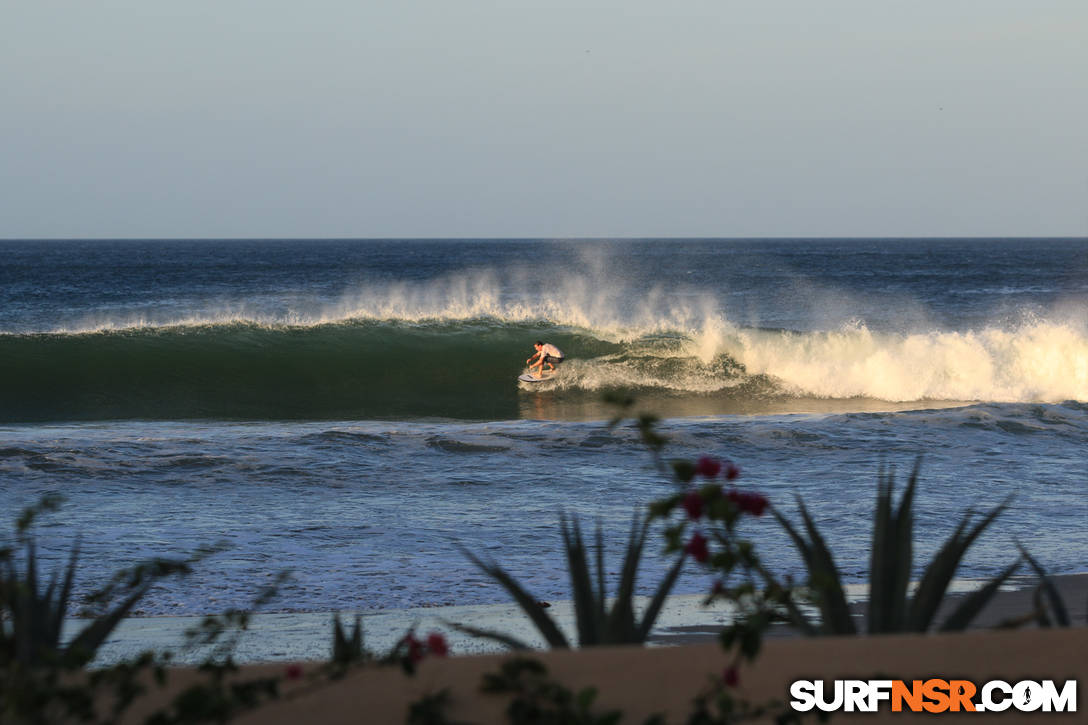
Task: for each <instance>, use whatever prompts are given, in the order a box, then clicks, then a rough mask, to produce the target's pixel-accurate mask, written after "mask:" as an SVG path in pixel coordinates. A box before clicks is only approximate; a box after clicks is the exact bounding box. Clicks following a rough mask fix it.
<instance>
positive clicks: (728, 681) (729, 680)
mask: <svg viewBox="0 0 1088 725" xmlns="http://www.w3.org/2000/svg"><path fill="white" fill-rule="evenodd" d="M722 682H724V683H725V686H726V687H736V686H737V685H738V684H740V673H739V672H737V668H736V667H734V666H733V665H729V666H728V667H726V668H725V672H723V673H722Z"/></svg>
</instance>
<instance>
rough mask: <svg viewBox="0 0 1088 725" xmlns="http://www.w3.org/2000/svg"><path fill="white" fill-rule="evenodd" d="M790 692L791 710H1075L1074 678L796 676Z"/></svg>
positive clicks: (933, 711) (1075, 692)
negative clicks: (977, 679)
mask: <svg viewBox="0 0 1088 725" xmlns="http://www.w3.org/2000/svg"><path fill="white" fill-rule="evenodd" d="M790 697H791V698H792V699H791V700H790V706H791V707H792V708H793V709H794V710H796V711H797V712H809V711H810V710H813V709H818V710H821V711H823V712H839V711H842V712H876V711H878V710H881V709H885V708H887V709H890V710H891V712H931V713H942V712H1004V711H1005V710H1010V709H1011V710H1018V711H1020V712H1076V711H1077V681H1076V680H1066V681H1065V682H1063V683H1061V684H1060V685H1059V684H1058V683H1057V682H1055V681H1054V680H1038V681H1036V680H1021V681H1020V682H1005V681H1004V680H990V681H989V682H986V683H983V684H982V685H981V686H979V685H976V684H975V683H974V682H971V681H970V680H941V679H936V678H934V679H929V680H909V681H908V680H834V681H833V682H832V683H831V684H830V686H826V685H825V683H824V681H823V680H797V681H795V682H793V683H792V684H791V685H790Z"/></svg>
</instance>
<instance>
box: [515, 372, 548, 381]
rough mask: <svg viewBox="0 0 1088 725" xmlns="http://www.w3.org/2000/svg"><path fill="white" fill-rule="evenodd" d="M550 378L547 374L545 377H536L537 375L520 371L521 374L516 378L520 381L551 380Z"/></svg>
mask: <svg viewBox="0 0 1088 725" xmlns="http://www.w3.org/2000/svg"><path fill="white" fill-rule="evenodd" d="M551 379H552V376H551V375H549V376H547V377H543V378H538V377H537V376H535V375H530V374H529V373H522V374H521V375H519V376H518V380H520V381H522V382H523V383H542V382H544V381H545V380H551Z"/></svg>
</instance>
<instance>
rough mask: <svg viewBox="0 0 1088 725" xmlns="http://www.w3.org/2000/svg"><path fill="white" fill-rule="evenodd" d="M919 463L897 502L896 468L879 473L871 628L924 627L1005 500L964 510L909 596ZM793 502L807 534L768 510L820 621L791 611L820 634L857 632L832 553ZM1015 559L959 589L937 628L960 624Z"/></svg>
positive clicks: (803, 510) (972, 615) (975, 611)
mask: <svg viewBox="0 0 1088 725" xmlns="http://www.w3.org/2000/svg"><path fill="white" fill-rule="evenodd" d="M919 468H920V462H919V463H917V464H915V467H914V470H913V472H912V473H911V476H910V479H909V480H908V482H907V486H906V489H905V490H904V492H903V495H902V497H900V500H899V506H898V507H895V506H894V505H893V503H892V497H893V494H894V491H895V475H894V473H893V472H889V473H887V474H885V473H884V472H883V471H881V473H880V474H879V477H878V482H877V500H876V509H875V513H874V523H873V538H872V547H871V552H872V553H871V557H870V564H869V603H868V631H869V633H870V634H879V633H887V632H926V631H929V629H930V628H931V627H932V626H933V625H934V621H935V619H936V615H937V611H938V608H939V607H940V605H941V602H942V601H944V599H945V597H946V595H947V593H948V586H949V584H951V582H952V579H953V578H954V577H955V574H956V570H957V569H958V568H959V564H960V562H961V561H962V559H963V556H964V554H965V553H966V552H967V550H968V548H970V546H971V544H972V543H974V541H975V540H976V539H977V538H978V537H979V536H980V535H981V534H982V532H983V531H985V529H986V528H987V527H988V526H989V525H990V524H991V523H993V521H994V519H996V518H997V517H998V516H999V515H1000V514H1001V513H1002V512H1003V511H1005V509H1006V508H1008V500H1006V501H1005V502H1003V503H1001V504H999V505H998V506H996V507H995V508H993V509H992V510H991V511H990V512H989V513H987V514H986V515H984V516H982V517H981V519H979V520H977V521H974V513H973V512H970V511H969V512H967V513H966V514H965V515H964V517H963V518H962V519H961V520H960V523H959V525H957V527H956V529H955V530H954V531H953V532H952V534H951V535H950V536H949V537H948V539H947V540H946V541H945V543H944V545H943V546H942V547H941V548H940V550H939V551H938V552H937V553H936V554H935V555H934V557H933V559H932V561H930V563H929V565H928V566H927V567H926V569H925V571H924V572H923V573H922V578H921V579H920V580H919V582H918V585H917V587H916V589H915V591H914V594H913V596H910V595H909V594H908V590H909V585H910V576H911V572H912V566H913V556H912V547H913V537H914V516H913V509H912V505H913V501H914V492H915V488H916V486H917V483H918V471H919ZM798 506H799V508H800V513H801V519H802V522H803V524H804V529H805V535H802V534H800V533H799V532H798V531H797V529H796V528H795V527H794V526H793V525H792V524H791V523H790V522H789V520H788V519H786V517H785V516H783V515H782V514H781V513H780V512H779V511H777V510H774V509H772V513H773V514H774V516H775V518H776V519H777V520H778V522H779V523H780V524H781V525H782V527H783V528H784V529H785V530H786V532H787V533H788V534H789V536H790V538H791V539H792V540H793V543H794V545H795V546H796V547H797V550H798V551H799V552H800V554H801V556H802V558H803V559H804V562H805V565H806V567H807V568H808V573H809V588H810V590H811V591H812V592H813V594H814V598H815V602H816V604H817V606H818V607H819V609H820V614H821V622H820V626H819V628H818V630H817V629H816V628H815V627H813V626H812V625H811V623H810V622H808V620H807V618H806V617H805V616H804V615H803V614H802V613H801V612H800V611H799V610H796V609H795V610H792V611H791V612H790V615H791V617H792V618H793V619H794V621H795V622H796V623H797V624H799V625H800V626H801V628H802V629H803V630H804V631H806V632H808V633H812V632H813V631H818V632H820V633H823V634H856V632H857V628H856V626H855V624H854V621H853V619H852V617H851V615H850V609H849V607H848V605H847V603H846V595H845V593H844V591H843V586H842V581H841V578H840V575H839V571H838V568H837V567H836V566H835V562H834V558H833V557H832V555H831V552H830V550H829V549H828V547H827V544H826V543H825V541H824V538H823V537H822V536H821V535H820V532H819V530H818V529H817V527H816V524H815V523H814V521H813V520H812V517H811V515H810V514H809V512H808V509H807V508H806V507H805V504H804V501H802V500H801V499H800V497H798ZM1020 564H1021V561H1020V560H1017V561H1015V562H1013V563H1012V564H1011V565H1010V566H1009V567H1008V568H1006V569H1005V570H1004V571H1002V572H1001V573H1000V574H998V575H997V576H996V577H994V578H993V579H992V580H990V581H989V582H988V583H987V584H986V585H985V586H983V587H982V588H981V589H978V590H977V591H975V592H972V593H971V594H970V595H968V596H967V597H964V599H963V600H962V601H961V602H960V603H959V604H958V605H957V606H956V607H955V609H954V610H953V611H952V612H951V613H950V614H949V615H948V617H947V618H946V619H945V620H944V622H943V623H942V624H941V625H940V627H939V629H940V630H941V631H945V632H948V631H958V630H962V629H965V628H966V627H967V626H968V625H969V624H970V623H971V621H972V620H973V619H974V618H975V617H976V616H977V615H978V613H979V612H980V611H981V610H982V609H983V607H985V606H986V604H987V603H988V602H989V601H990V600H991V599H992V598H993V595H994V594H995V593H996V592H997V590H998V588H999V587H1000V586H1001V585H1002V584H1003V583H1004V582H1005V581H1006V580H1007V579H1008V578H1009V577H1010V576H1012V574H1013V573H1014V572H1015V571H1016V570H1017V569H1018V568H1019V567H1020Z"/></svg>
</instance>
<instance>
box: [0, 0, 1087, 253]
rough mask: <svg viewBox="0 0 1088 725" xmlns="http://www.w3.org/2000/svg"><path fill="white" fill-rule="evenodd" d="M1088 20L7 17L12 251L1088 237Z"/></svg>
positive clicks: (831, 13) (846, 9)
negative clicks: (30, 242)
mask: <svg viewBox="0 0 1088 725" xmlns="http://www.w3.org/2000/svg"><path fill="white" fill-rule="evenodd" d="M1086 39H1088V2H1086V1H1085V0H1067V1H1059V0H1018V1H1016V2H1011V1H1008V0H973V1H967V0H940V1H933V2H925V1H923V0H912V1H905V2H889V1H883V0H857V1H856V2H844V1H829V0H819V1H817V0H804V1H801V0H798V1H796V2H775V1H773V0H761V1H753V2H729V1H727V0H713V1H710V2H683V1H677V2H671V1H670V2H666V1H665V0H655V1H653V2H650V1H648V0H623V1H617V2H595V1H593V0H587V1H586V2H574V3H567V2H547V3H527V2H521V1H519V0H506V1H503V2H482V1H480V0H437V1H435V2H418V1H416V0H389V1H388V2H385V1H382V2H374V1H373V0H371V1H370V2H367V1H366V0H355V1H352V2H330V1H328V0H314V1H311V2H297V1H293V2H280V1H278V0H259V1H258V0H253V1H251V2H241V1H237V0H216V1H215V2H206V1H204V0H185V1H184V2H182V1H180V0H179V1H177V2H172V3H169V2H158V1H151V0H127V1H126V0H113V1H110V0H101V1H96V2H87V1H86V0H76V1H72V2H51V1H50V0H0V238H18V237H264V236H276V237H307V236H314V237H329V236H333V237H384V236H439V237H444V236H453V237H463V236H489V237H496V236H499V237H501V236H556V237H564V236H658V235H663V236H732V237H735V236H809V235H811V236H839V235H842V236H866V235H893V236H894V235H909V236H927V235H953V236H955V235H978V236H985V235H1002V236H1019V235H1025V236H1031V235H1072V236H1085V235H1088V42H1086Z"/></svg>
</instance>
